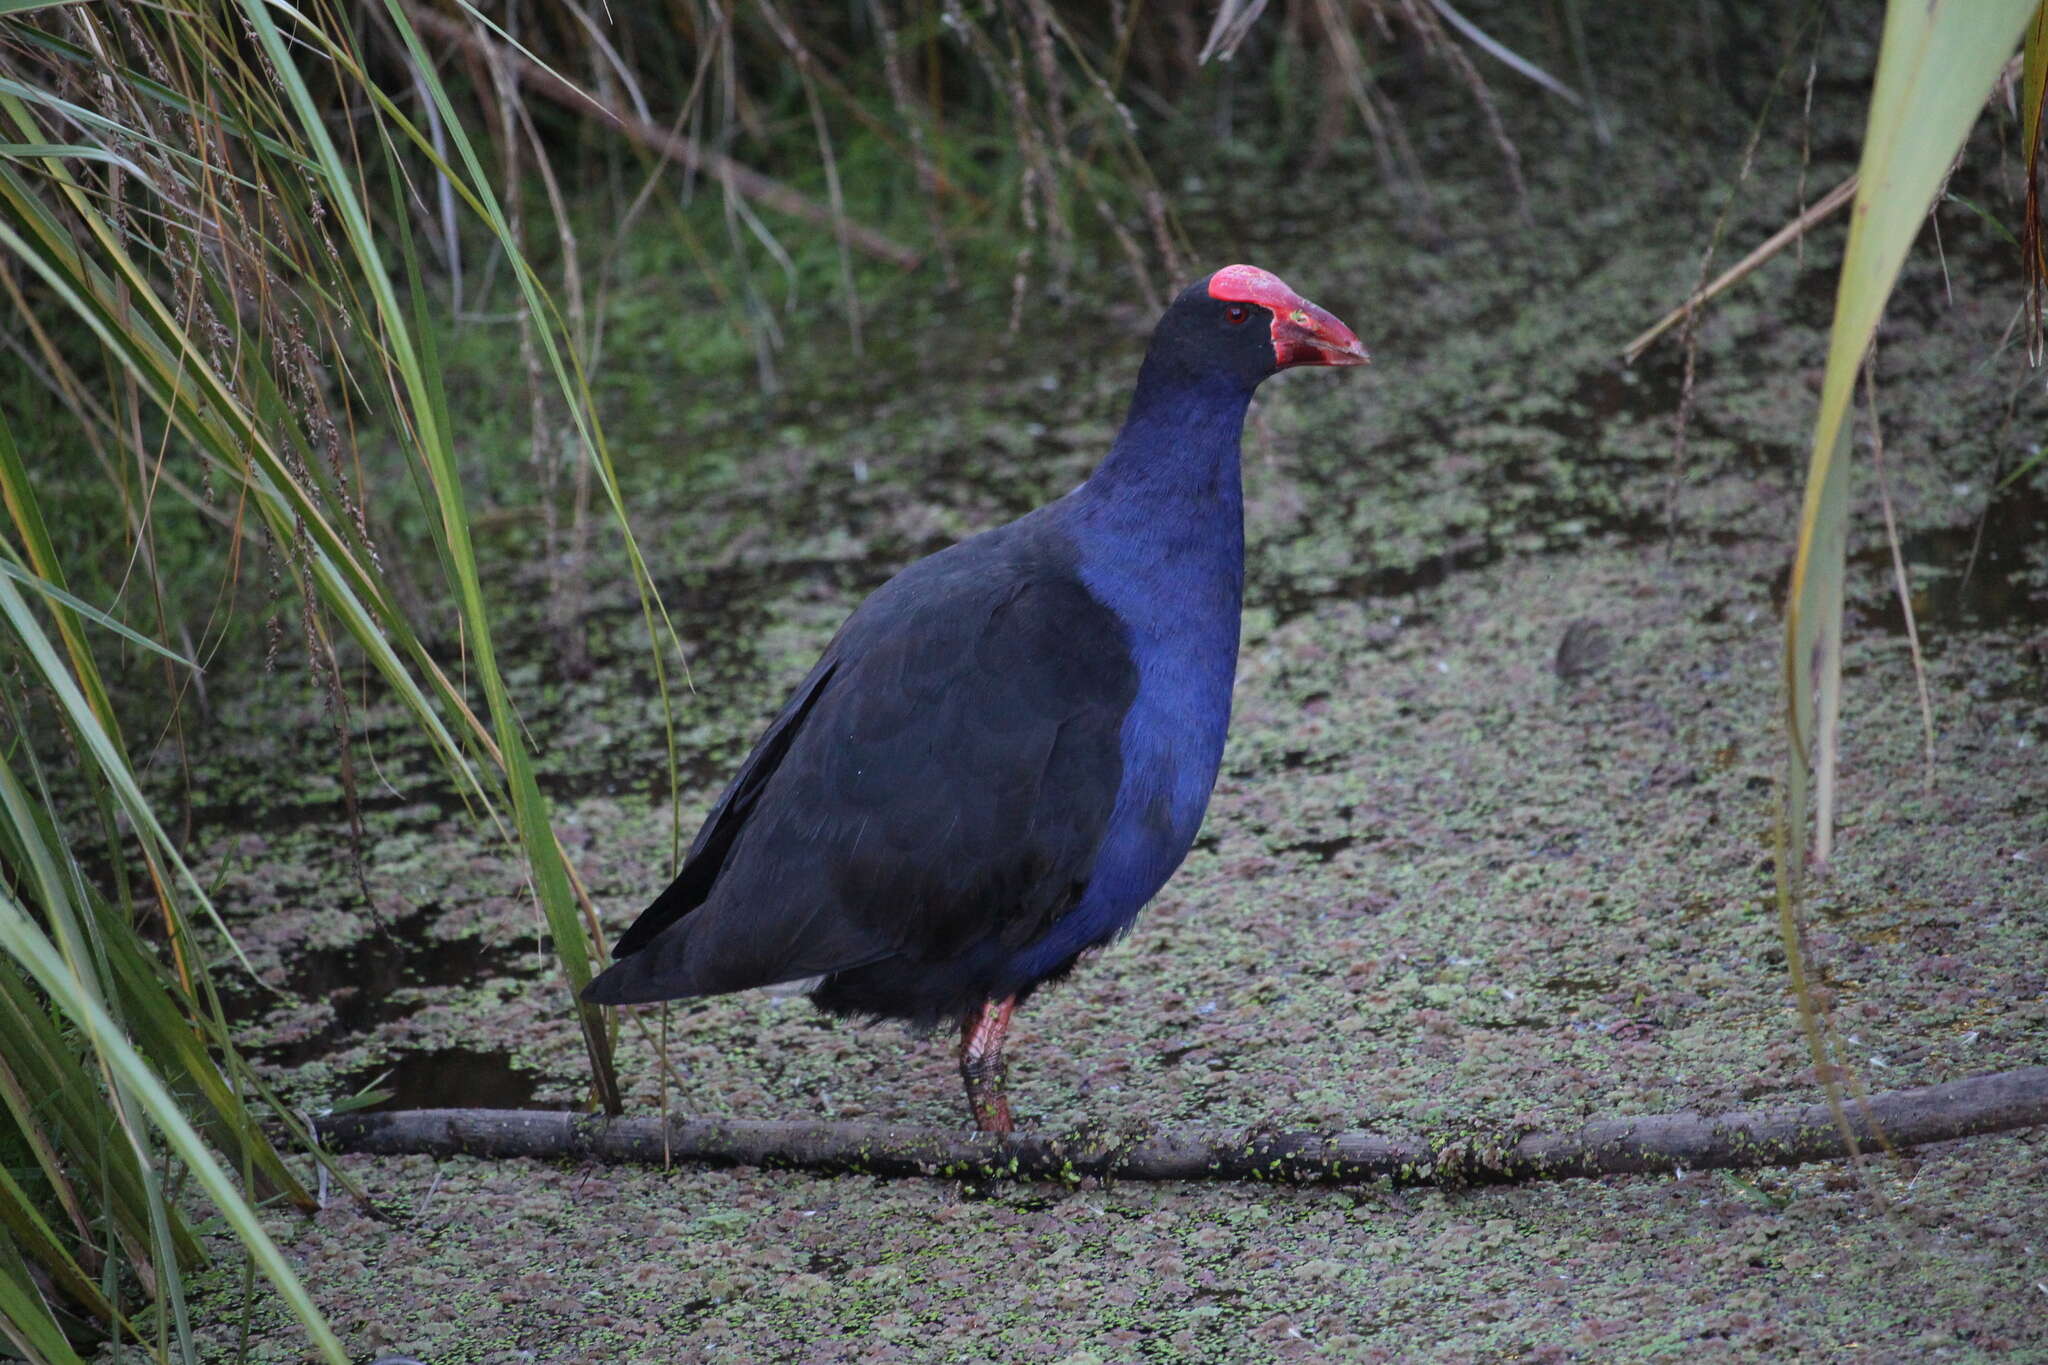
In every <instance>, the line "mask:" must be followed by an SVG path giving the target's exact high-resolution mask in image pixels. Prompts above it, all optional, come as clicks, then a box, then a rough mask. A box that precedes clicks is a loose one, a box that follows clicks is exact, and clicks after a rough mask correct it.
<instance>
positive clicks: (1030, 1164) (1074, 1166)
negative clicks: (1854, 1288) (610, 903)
mask: <svg viewBox="0 0 2048 1365" xmlns="http://www.w3.org/2000/svg"><path fill="white" fill-rule="evenodd" d="M1850 1120H1851V1124H1850V1126H1851V1127H1852V1128H1854V1129H1855V1130H1856V1137H1857V1140H1858V1141H1859V1142H1860V1143H1863V1144H1868V1145H1875V1143H1876V1141H1877V1138H1878V1134H1879V1132H1880V1131H1882V1133H1883V1135H1884V1137H1885V1139H1887V1140H1888V1141H1889V1142H1890V1143H1891V1145H1892V1146H1893V1147H1894V1148H1906V1147H1914V1146H1919V1145H1922V1144H1924V1143H1929V1142H1946V1141H1949V1140H1951V1139H1953V1138H1960V1137H1969V1136H1972V1135H1974V1134H1978V1133H1996V1132H2003V1131H2005V1130H2008V1129H2013V1128H2026V1127H2030V1126H2032V1125H2035V1124H2041V1123H2048V1067H2029V1068H2027V1069H2025V1070H2021V1071H2006V1072H2000V1073H1998V1074H1996V1075H1990V1076H1975V1077H1972V1078H1970V1079H1969V1080H1963V1081H1951V1082H1949V1083H1948V1084H1946V1085H1929V1086H1922V1087H1920V1088H1918V1089H1915V1090H1893V1091H1888V1092H1886V1093H1883V1094H1879V1095H1873V1096H1871V1097H1870V1102H1869V1103H1868V1104H1867V1105H1862V1106H1858V1107H1857V1108H1856V1109H1855V1110H1854V1111H1853V1112H1852V1113H1851V1115H1850ZM321 1137H322V1138H323V1140H325V1142H326V1143H327V1144H328V1146H329V1147H331V1148H332V1149H334V1150H336V1151H344V1152H367V1153H373V1154H376V1155H380V1156H401V1155H413V1154H419V1153H424V1154H427V1155H430V1156H456V1155H469V1156H485V1157H539V1158H542V1159H549V1160H561V1159H577V1160H593V1161H606V1162H646V1163H658V1162H662V1161H664V1160H673V1161H682V1162H701V1163H705V1164H708V1165H714V1166H769V1167H796V1168H802V1169H806V1170H823V1171H850V1172H857V1173H861V1174H868V1175H895V1176H903V1175H908V1176H940V1177H945V1178H949V1179H959V1178H963V1177H965V1178H995V1179H1019V1180H1027V1179H1061V1180H1072V1179H1078V1178H1080V1177H1083V1176H1096V1177H1101V1178H1104V1179H1117V1180H1278V1181H1314V1182H1354V1181H1369V1180H1379V1179H1389V1180H1392V1181H1393V1182H1394V1183H1396V1184H1400V1185H1481V1184H1498V1183H1503V1182H1508V1181H1521V1180H1563V1179H1569V1178H1572V1177H1589V1176H1602V1175H1630V1174H1643V1173H1655V1172H1669V1171H1680V1170H1716V1169H1725V1170H1734V1169H1744V1168H1749V1167H1756V1166H1794V1165H1799V1164H1801V1163H1803V1162H1809V1161H1831V1160H1835V1159H1837V1158H1840V1157H1842V1156H1844V1155H1845V1152H1844V1149H1843V1146H1842V1138H1841V1133H1840V1131H1839V1130H1838V1129H1837V1128H1836V1126H1835V1121H1834V1119H1833V1117H1832V1116H1831V1115H1830V1114H1829V1112H1828V1107H1827V1106H1826V1105H1825V1104H1809V1105H1799V1106H1787V1107H1783V1108H1776V1109H1751V1110H1742V1111H1738V1112H1736V1113H1732V1114H1722V1115H1719V1116H1717V1117H1713V1118H1704V1117H1701V1116H1700V1115H1697V1114H1656V1115H1650V1116H1648V1117H1644V1118H1630V1119H1605V1120H1601V1121H1599V1122H1596V1123H1589V1124H1587V1125H1586V1126H1585V1127H1583V1128H1580V1129H1578V1130H1577V1131H1575V1132H1569V1133H1513V1132H1507V1133H1501V1132H1471V1131H1468V1132H1462V1133H1455V1134H1449V1135H1446V1136H1443V1137H1438V1138H1399V1137H1377V1136H1375V1135H1373V1134H1371V1133H1337V1134H1334V1135H1331V1136H1321V1135H1317V1134H1313V1133H1271V1132H1258V1131H1253V1132H1249V1133H1236V1134H1233V1133H1223V1132H1217V1131H1214V1130H1208V1131H1204V1130H1199V1129H1196V1130H1178V1131H1169V1132H1154V1133H1148V1134H1143V1135H1136V1136H1128V1137H1124V1138H1116V1137H1110V1136H1105V1135H1102V1134H1069V1135H1064V1136H1044V1135H1037V1134H1023V1133H1020V1134H1016V1135H1013V1136H1010V1137H996V1136H993V1135H990V1134H985V1133H965V1132H950V1131H947V1130H945V1129H939V1128H913V1127H907V1126H899V1125H893V1124H882V1123H825V1122H816V1123H783V1122H764V1121H760V1120H747V1119H676V1120H673V1121H671V1122H670V1123H669V1125H668V1130H667V1132H666V1134H664V1133H663V1131H662V1123H661V1120H659V1119H651V1118H637V1119H635V1118H628V1119H607V1118H604V1117H602V1116H600V1115H594V1114H571V1113H563V1112H559V1111H551V1110H501V1109H415V1110H400V1111H397V1112H393V1113H357V1114H344V1115H341V1116H339V1117H337V1118H334V1119H331V1120H329V1121H328V1122H327V1123H326V1124H324V1125H323V1126H322V1132H321Z"/></svg>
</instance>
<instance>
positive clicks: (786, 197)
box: [409, 9, 923, 270]
mask: <svg viewBox="0 0 2048 1365" xmlns="http://www.w3.org/2000/svg"><path fill="white" fill-rule="evenodd" d="M409 17H410V18H411V20H412V22H413V24H414V26H416V27H417V28H418V29H419V30H420V32H422V33H430V34H432V35H434V36H435V37H437V38H440V39H442V40H444V41H446V42H451V43H454V44H455V45H457V46H458V47H462V48H466V49H468V50H469V51H470V52H472V53H474V54H476V55H478V56H488V57H492V58H493V59H495V60H497V61H499V62H502V63H503V64H504V69H505V71H506V73H507V74H508V75H510V76H511V77H512V78H513V79H514V80H516V81H519V82H520V83H521V84H524V85H526V86H528V87H529V88H531V89H532V90H533V92H534V93H535V94H537V95H541V96H544V97H546V98H547V99H551V100H553V101H555V103H557V104H560V105H562V106H563V107H564V108H567V109H573V110H575V111H576V112H577V113H579V114H584V115H594V116H596V117H598V118H601V119H604V120H605V121H606V122H608V123H610V124H611V125H612V126H613V127H615V128H617V129H618V130H619V131H620V132H621V133H623V134H625V135H626V136H627V137H628V138H630V139H632V140H633V141H634V142H637V143H639V144H640V145H641V146H643V147H645V148H647V149H648V150H649V151H652V152H658V153H660V154H661V155H662V156H665V157H668V158H670V159H671V160H674V161H676V162H679V163H680V164H681V165H683V166H684V167H686V168H687V169H689V170H691V171H693V172H696V173H698V174H701V175H706V176H709V177H711V178H712V179H715V180H718V181H720V182H721V183H723V184H726V185H729V186H731V187H732V189H733V190H734V191H735V192H736V193H738V194H741V195H744V196H745V197H746V198H748V199H751V200H753V201H754V202H755V203H757V204H760V205H762V206H763V207H765V208H770V209H773V210H775V211H776V212H777V213H781V214H786V215H788V216H789V217H791V218H801V219H803V220H804V221H805V222H809V223H815V224H817V225H818V226H819V227H823V228H827V229H831V230H834V231H843V232H844V233H845V236H846V243H847V245H849V246H851V247H854V248H856V249H858V250H859V251H861V252H863V253H864V254H866V255H869V256H873V257H876V258H877V259H879V260H884V261H887V262H889V263H890V264H891V265H895V266H901V267H902V268H903V269H905V270H909V269H912V268H913V267H915V266H916V265H917V264H918V263H919V262H920V261H921V260H923V257H922V255H920V253H918V252H916V251H914V250H912V249H911V248H909V247H907V246H905V245H903V244H902V243H901V242H898V241H895V240H893V239H891V238H889V237H885V236H883V235H882V234H881V233H879V232H877V231H875V230H874V229H873V228H870V227H863V226H862V225H861V224H859V223H854V222H845V223H835V220H834V215H833V212H832V210H831V208H830V207H828V206H827V205H824V204H820V203H819V202H817V201H816V200H815V199H812V198H810V197H809V196H807V195H804V194H801V193H799V192H797V191H796V190H793V189H791V188H790V187H789V186H787V185H785V184H783V183H782V182H781V181H779V180H774V179H771V178H769V177H768V176H765V175H763V174H761V172H759V171H757V170H755V169H753V168H752V167H750V166H743V165H741V164H740V163H739V162H737V161H734V160H733V159H732V158H731V157H729V156H726V155H724V154H723V153H720V152H715V151H712V150H711V149H709V148H707V147H700V146H698V145H697V144H696V143H695V142H692V141H691V140H690V139H688V138H685V137H680V136H678V135H676V134H674V133H671V132H670V131H669V130H668V129H666V128H664V127H662V126H661V125H660V124H657V123H654V122H652V121H651V120H648V119H643V118H641V117H639V116H638V115H636V114H633V113H631V112H629V111H627V110H624V109H620V108H618V107H617V106H615V105H611V104H607V103H605V102H604V101H602V100H600V99H597V98H596V97H595V96H593V95H591V94H589V93H588V92H587V91H583V90H579V89H578V88H577V87H576V86H575V85H573V84H571V83H570V82H569V81H567V80H564V79H563V78H562V77H560V76H558V75H556V74H555V73H554V72H552V71H550V70H548V68H547V67H545V66H543V65H541V64H540V63H539V62H536V61H533V60H532V59H530V58H528V57H524V56H521V55H520V54H519V53H517V52H514V51H513V50H511V49H510V48H509V47H498V48H496V49H495V50H494V45H493V44H491V43H489V42H487V41H486V40H485V39H483V38H482V37H480V36H478V35H477V34H476V33H475V32H473V31H472V30H471V29H470V28H469V27H467V26H466V25H464V24H461V23H459V22H457V21H456V20H453V19H450V18H448V17H446V16H445V15H441V14H436V13H434V12H433V11H431V10H423V9H415V10H412V11H410V12H409Z"/></svg>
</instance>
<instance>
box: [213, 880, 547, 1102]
mask: <svg viewBox="0 0 2048 1365" xmlns="http://www.w3.org/2000/svg"><path fill="white" fill-rule="evenodd" d="M439 913H440V907H439V906H436V905H428V906H425V907H422V908H421V909H420V910H417V911H415V912H414V913H412V914H410V915H407V916H405V917H404V918H403V919H400V920H396V921H394V922H392V923H391V924H389V925H386V926H384V927H383V928H380V929H377V930H374V931H372V932H371V933H370V934H369V935H368V936H366V937H364V938H363V939H360V940H358V941H357V942H355V943H351V944H347V945H345V946H341V947H320V948H300V949H298V950H297V951H296V952H295V953H294V954H293V957H292V960H291V965H290V969H289V975H288V977H287V980H286V984H285V987H284V994H285V996H286V997H287V998H294V997H295V998H297V999H299V1000H303V1001H308V1002H315V1003H324V1004H326V1005H327V1006H328V1009H329V1010H330V1012H331V1013H330V1017H329V1020H328V1022H327V1024H326V1025H325V1026H324V1027H322V1028H320V1029H319V1030H317V1031H316V1032H314V1033H312V1034H309V1035H307V1036H305V1037H302V1038H294V1039H292V1040H291V1041H289V1042H284V1043H278V1044H274V1045H271V1046H266V1047H257V1048H254V1049H252V1050H251V1052H252V1055H254V1056H255V1057H257V1058H259V1059H261V1060H262V1061H264V1062H266V1063H269V1064H271V1065H276V1066H299V1065H302V1064H303V1063H306V1062H309V1061H312V1060H314V1059H315V1058H318V1057H323V1056H325V1055H327V1054H328V1053H329V1052H331V1051H333V1050H334V1048H335V1047H336V1046H337V1045H338V1044H339V1043H341V1042H342V1041H343V1040H345V1039H348V1038H353V1037H358V1036H361V1035H363V1034H366V1033H369V1032H372V1031H374V1030H375V1029H377V1028H378V1027H380V1026H382V1025H384V1024H387V1023H392V1022H395V1021H397V1020H400V1019H404V1018H406V1017H407V1016H409V1015H411V1014H413V1013H414V1012H416V1011H417V1010H419V1009H420V1007H421V1006H422V1005H423V1004H424V1003H425V1001H424V1000H422V999H420V998H419V997H418V995H417V992H418V991H420V990H422V989H426V988H432V987H444V988H461V987H466V986H472V985H475V984H476V983H478V982H481V981H489V980H493V979H495V978H498V977H502V976H508V975H513V974H515V973H514V972H513V970H512V969H513V967H514V965H515V964H516V963H517V962H518V960H519V958H520V955H521V950H520V949H518V948H513V947H509V946H503V945H497V944H487V943H485V942H484V941H483V940H482V939H481V938H478V937H476V936H474V935H469V936H465V937H462V938H440V937H437V936H435V935H434V934H432V933H431V932H430V929H431V925H432V922H433V920H434V918H435V917H436V916H437V915H438V914H439ZM401 992H406V993H408V996H407V998H405V999H398V998H395V997H397V996H398V995H399V994H400V993H401ZM222 998H223V1003H224V1004H225V1005H226V1007H227V1014H228V1019H229V1022H230V1023H237V1024H246V1023H250V1022H252V1021H255V1020H257V1019H260V1018H261V1017H262V1015H263V1014H264V1013H265V1012H266V1011H267V1010H268V1009H269V1008H271V1007H272V1006H273V1005H274V1004H276V1002H277V997H276V996H275V995H272V994H269V993H267V992H262V991H259V990H256V989H255V988H253V987H251V986H249V985H247V983H237V982H230V983H228V984H227V985H226V986H225V987H224V989H223V991H222Z"/></svg>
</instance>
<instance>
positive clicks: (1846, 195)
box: [1621, 175, 1856, 365]
mask: <svg viewBox="0 0 2048 1365" xmlns="http://www.w3.org/2000/svg"><path fill="white" fill-rule="evenodd" d="M1855 197H1856V177H1855V176H1853V175H1852V176H1850V177H1849V178H1848V179H1847V180H1844V181H1843V182H1842V183H1841V184H1839V185H1837V186H1835V187H1834V188H1833V189H1831V190H1829V191H1828V192H1827V193H1826V194H1824V195H1822V196H1821V197H1820V198H1819V199H1818V200H1816V201H1815V202H1814V203H1813V204H1812V205H1811V206H1810V207H1809V208H1808V209H1807V210H1806V212H1804V213H1802V214H1800V215H1799V216H1798V217H1797V218H1794V219H1793V220H1792V221H1791V222H1789V223H1787V224H1785V226H1783V227H1781V228H1779V229H1778V230H1777V231H1776V232H1774V233H1772V234H1771V235H1770V237H1769V238H1767V239H1766V240H1765V241H1764V244H1763V245H1762V246H1759V247H1758V248H1757V249H1756V250H1754V251H1752V252H1750V253H1749V254H1748V255H1747V256H1744V257H1743V258H1742V259H1741V260H1739V261H1737V262H1736V263H1735V264H1734V265H1731V266H1729V267H1728V268H1727V269H1726V270H1724V271H1722V272H1721V273H1720V274H1719V275H1716V276H1715V277H1714V282H1713V283H1712V284H1709V285H1706V286H1705V287H1703V288H1702V289H1700V290H1699V292H1698V293H1696V294H1694V295H1693V296H1692V297H1691V298H1689V299H1687V300H1686V301H1685V302H1684V303H1681V304H1679V305H1678V307H1676V308H1674V309H1672V310H1671V311H1670V312H1668V313H1666V314H1665V315H1664V316H1663V317H1661V318H1659V319H1657V322H1656V324H1655V325H1654V326H1652V327H1651V328H1650V329H1649V330H1648V331H1646V332H1644V333H1643V334H1642V335H1641V336H1639V337H1637V338H1636V339H1635V340H1634V341H1631V342H1630V343H1629V344H1628V345H1626V346H1624V347H1622V348H1621V358H1622V361H1623V363H1625V364H1629V365H1633V364H1635V363H1636V361H1638V360H1640V359H1642V355H1643V352H1644V351H1647V350H1649V349H1650V344H1651V343H1652V342H1654V341H1655V340H1656V339H1657V338H1658V337H1660V336H1663V335H1664V334H1665V333H1666V332H1668V331H1670V330H1671V329H1672V328H1673V327H1676V326H1677V325H1678V324H1679V323H1681V322H1683V321H1685V315H1686V314H1687V313H1690V312H1692V311H1693V310H1694V309H1695V308H1698V307H1700V306H1701V305H1702V304H1704V303H1707V302H1709V301H1711V300H1712V299H1713V298H1715V297H1716V296H1717V295H1719V294H1720V293H1721V291H1723V290H1724V289H1726V288H1728V286H1730V285H1732V284H1734V283H1736V282H1737V281H1738V280H1741V279H1743V278H1744V277H1745V276H1747V275H1748V274H1750V272H1752V271H1754V270H1755V269H1756V268H1757V267H1758V266H1760V265H1762V264H1763V263H1764V262H1765V261H1768V260H1769V259H1771V257H1773V256H1775V255H1777V254H1778V253H1779V252H1781V251H1783V250H1784V249H1785V248H1786V247H1788V246H1790V245H1792V243H1794V242H1796V241H1798V240H1799V239H1800V238H1801V237H1803V236H1805V235H1806V234H1807V233H1808V232H1811V231H1812V230H1813V229H1814V228H1815V227H1817V226H1819V224H1820V222H1821V220H1823V219H1824V218H1826V217H1827V216H1828V215H1829V214H1831V213H1833V212H1834V211H1835V210H1836V209H1838V208H1840V207H1842V205H1844V204H1846V203H1848V202H1849V201H1850V200H1851V199H1854V198H1855Z"/></svg>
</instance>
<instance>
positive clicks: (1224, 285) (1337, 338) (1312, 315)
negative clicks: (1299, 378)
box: [1145, 265, 1371, 391]
mask: <svg viewBox="0 0 2048 1365" xmlns="http://www.w3.org/2000/svg"><path fill="white" fill-rule="evenodd" d="M1370 359H1371V357H1370V356H1368V355H1367V354H1366V353H1365V347H1363V346H1361V345H1359V342H1358V338H1357V337H1356V336H1355V335H1353V334H1352V331H1351V329H1350V328H1349V327H1346V326H1345V325H1344V324H1343V323H1341V322H1339V321H1338V320H1337V319H1336V318H1335V317H1334V316H1332V315H1331V314H1330V313H1328V312H1326V311H1325V310H1323V309H1321V308H1318V307H1317V306H1316V305H1315V304H1313V303H1310V302H1309V301H1308V300H1307V299H1305V298H1303V297H1302V296H1301V295H1299V294H1297V293H1295V292H1294V291H1293V290H1292V289H1289V288H1288V287H1287V285H1286V284H1285V283H1283V282H1282V281H1281V279H1280V277H1279V276H1277V275H1274V274H1272V273H1271V272H1269V271H1265V270H1261V269H1259V268H1258V267H1257V266H1255V265H1230V266H1225V267H1224V268H1223V269H1221V270H1219V271H1217V272H1216V273H1215V274H1213V275H1211V276H1209V277H1208V278H1207V279H1205V280H1197V281H1196V282H1195V283H1193V284H1191V285H1189V286H1188V287H1187V288H1186V289H1183V290H1182V291H1181V293H1180V297H1179V298H1176V299H1175V300H1174V301H1173V303H1172V304H1171V305H1170V306H1169V307H1168V308H1167V310H1166V313H1165V315H1164V316H1162V317H1161V318H1160V319H1159V325H1158V327H1156V328H1154V329H1153V332H1152V347H1151V350H1150V352H1149V353H1148V354H1147V355H1146V359H1145V367H1146V368H1147V369H1148V370H1151V369H1155V368H1156V369H1160V370H1165V371H1170V372H1177V373H1178V374H1180V375H1182V376H1185V377H1186V378H1187V379H1191V380H1194V381H1197V382H1203V381H1207V382H1217V381H1226V382H1227V381H1232V380H1234V381H1236V382H1237V383H1238V384H1241V385H1242V386H1243V387H1244V389H1245V390H1247V391H1249V390H1251V389H1253V388H1255V387H1257V385H1258V383H1259V381H1261V380H1263V379H1265V378H1266V377H1268V376H1269V375H1273V374H1277V373H1279V372H1280V371H1281V370H1285V369H1289V368H1291V367H1293V366H1296V365H1363V364H1366V363H1367V362H1368V361H1369V360H1370Z"/></svg>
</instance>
